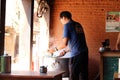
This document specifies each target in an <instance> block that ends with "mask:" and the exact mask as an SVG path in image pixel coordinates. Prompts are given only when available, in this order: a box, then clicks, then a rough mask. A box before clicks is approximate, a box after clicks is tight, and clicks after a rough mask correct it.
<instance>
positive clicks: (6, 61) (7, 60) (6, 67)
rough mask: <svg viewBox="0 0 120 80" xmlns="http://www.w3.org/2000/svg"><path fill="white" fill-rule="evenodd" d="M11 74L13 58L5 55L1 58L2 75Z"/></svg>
mask: <svg viewBox="0 0 120 80" xmlns="http://www.w3.org/2000/svg"><path fill="white" fill-rule="evenodd" d="M10 72H11V56H8V54H4V55H2V56H0V73H10Z"/></svg>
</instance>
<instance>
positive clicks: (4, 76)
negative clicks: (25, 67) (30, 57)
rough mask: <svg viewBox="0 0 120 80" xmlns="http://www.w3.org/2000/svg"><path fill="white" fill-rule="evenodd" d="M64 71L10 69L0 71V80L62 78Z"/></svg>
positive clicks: (53, 79) (47, 79) (48, 79)
mask: <svg viewBox="0 0 120 80" xmlns="http://www.w3.org/2000/svg"><path fill="white" fill-rule="evenodd" d="M63 73H64V71H48V72H47V73H39V72H35V71H12V72H11V73H0V80H62V74H63Z"/></svg>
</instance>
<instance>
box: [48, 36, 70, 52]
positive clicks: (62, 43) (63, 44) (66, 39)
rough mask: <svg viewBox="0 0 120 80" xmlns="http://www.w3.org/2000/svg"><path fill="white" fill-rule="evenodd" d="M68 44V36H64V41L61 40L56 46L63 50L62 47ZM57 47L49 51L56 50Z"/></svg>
mask: <svg viewBox="0 0 120 80" xmlns="http://www.w3.org/2000/svg"><path fill="white" fill-rule="evenodd" d="M67 44H68V38H67V37H66V38H63V39H62V42H61V43H60V44H59V45H56V46H55V48H56V49H57V50H61V49H64V48H66V47H67ZM55 48H52V49H49V52H50V53H53V52H55Z"/></svg>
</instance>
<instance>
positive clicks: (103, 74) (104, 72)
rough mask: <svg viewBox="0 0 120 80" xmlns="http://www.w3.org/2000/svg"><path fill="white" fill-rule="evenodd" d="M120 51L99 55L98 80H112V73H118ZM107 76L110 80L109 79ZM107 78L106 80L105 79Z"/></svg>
mask: <svg viewBox="0 0 120 80" xmlns="http://www.w3.org/2000/svg"><path fill="white" fill-rule="evenodd" d="M119 58H120V51H107V52H102V53H100V80H113V75H114V71H115V72H116V71H118V63H119V62H117V61H118V60H119ZM109 75H110V77H111V78H109ZM106 78H107V79H106Z"/></svg>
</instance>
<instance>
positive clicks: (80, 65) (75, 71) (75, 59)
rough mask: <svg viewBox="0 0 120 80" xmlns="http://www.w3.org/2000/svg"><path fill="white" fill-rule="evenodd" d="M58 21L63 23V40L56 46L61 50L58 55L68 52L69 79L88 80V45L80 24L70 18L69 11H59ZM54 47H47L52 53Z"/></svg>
mask: <svg viewBox="0 0 120 80" xmlns="http://www.w3.org/2000/svg"><path fill="white" fill-rule="evenodd" d="M60 21H61V23H62V24H63V25H64V31H63V41H62V42H61V44H60V45H58V46H57V47H56V49H57V50H61V49H63V48H65V47H67V45H68V47H69V49H67V50H63V51H62V52H61V53H60V56H64V55H65V54H66V52H68V51H69V52H70V53H69V54H70V61H69V72H70V79H69V80H88V47H87V44H86V40H85V35H84V31H83V28H82V26H81V25H80V24H79V23H78V22H75V21H73V20H72V15H71V13H70V12H69V11H62V12H61V13H60ZM54 51H55V49H49V52H50V53H53V52H54Z"/></svg>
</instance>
